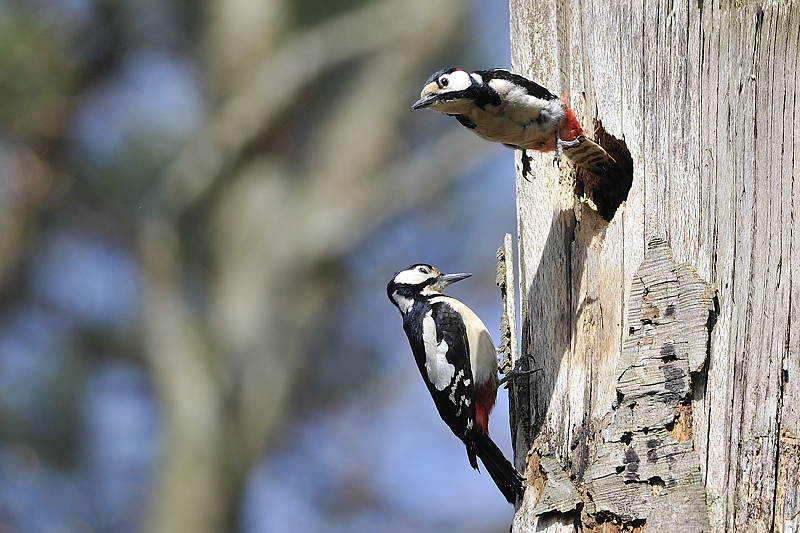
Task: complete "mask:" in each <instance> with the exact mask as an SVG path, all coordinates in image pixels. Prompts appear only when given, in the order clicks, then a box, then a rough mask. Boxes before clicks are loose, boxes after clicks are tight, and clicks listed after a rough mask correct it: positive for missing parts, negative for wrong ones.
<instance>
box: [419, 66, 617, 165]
mask: <svg viewBox="0 0 800 533" xmlns="http://www.w3.org/2000/svg"><path fill="white" fill-rule="evenodd" d="M425 107H429V108H431V109H434V110H436V111H439V112H440V113H444V114H446V115H450V116H453V117H455V118H456V120H458V121H459V122H460V123H461V124H462V125H463V126H465V127H466V128H469V129H470V130H472V131H473V132H474V133H475V134H476V135H478V136H479V137H481V138H483V139H486V140H487V141H492V142H497V143H502V144H503V145H505V146H507V147H508V148H512V149H517V150H522V151H523V155H524V152H525V150H537V151H540V152H555V155H554V157H553V162H554V163H555V164H557V165H560V164H561V158H562V154H563V155H565V156H566V157H567V159H569V160H570V161H572V163H574V164H575V165H576V166H578V167H581V168H583V169H584V170H588V171H589V172H593V173H595V174H604V173H606V172H608V171H610V170H612V169H614V168H616V167H617V163H616V161H615V160H614V158H612V157H611V156H610V155H609V154H608V152H606V151H605V150H604V149H603V148H602V147H601V146H600V145H599V144H597V143H595V142H594V141H592V140H590V139H587V138H586V136H585V134H584V132H583V128H581V125H580V124H578V121H577V119H576V118H575V113H574V112H573V111H572V109H570V108H569V106H567V104H566V102H565V101H564V99H562V98H559V97H557V96H556V95H554V94H553V93H551V92H550V91H549V90H547V89H546V88H544V87H542V86H541V85H539V84H538V83H536V82H533V81H531V80H529V79H527V78H524V77H522V76H520V75H518V74H514V73H513V72H509V71H508V70H504V69H490V70H476V71H475V72H471V73H470V72H466V71H464V70H461V69H457V68H452V67H451V68H446V69H442V70H440V71H439V72H436V73H435V74H433V75H432V76H431V77H430V78H428V81H427V82H425V86H424V87H423V88H422V94H421V95H420V99H419V100H417V102H416V103H415V104H414V105H413V108H414V109H422V108H425Z"/></svg>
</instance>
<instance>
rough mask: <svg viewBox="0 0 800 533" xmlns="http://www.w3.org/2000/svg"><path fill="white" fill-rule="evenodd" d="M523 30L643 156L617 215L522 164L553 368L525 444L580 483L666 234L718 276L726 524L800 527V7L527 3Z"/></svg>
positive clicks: (716, 440)
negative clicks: (645, 277) (633, 311)
mask: <svg viewBox="0 0 800 533" xmlns="http://www.w3.org/2000/svg"><path fill="white" fill-rule="evenodd" d="M511 39H512V64H513V66H514V70H515V71H517V72H519V73H521V74H523V75H526V76H528V77H531V78H532V79H534V80H536V81H539V82H541V83H543V84H544V85H546V86H547V87H548V88H550V89H551V90H552V91H553V92H555V93H556V94H566V95H567V97H568V98H569V100H570V102H571V105H572V107H573V108H574V109H575V111H576V114H577V115H578V119H579V120H580V121H581V123H582V124H583V126H584V128H585V129H586V130H587V131H589V132H591V131H592V130H593V127H595V126H597V125H599V124H602V127H603V128H604V129H605V131H606V132H607V133H609V134H611V135H613V136H615V137H616V138H617V139H620V140H623V141H624V142H625V143H626V146H627V148H628V150H629V151H630V154H631V157H632V160H633V167H634V179H633V185H632V187H631V190H630V192H629V195H628V199H627V201H626V202H624V203H623V204H622V206H620V208H619V209H618V210H617V213H616V215H615V216H614V217H613V219H612V220H611V222H605V221H604V220H602V218H601V217H599V216H598V215H597V213H596V212H595V211H594V210H593V209H592V208H591V207H590V202H586V201H582V200H581V199H580V198H576V197H575V196H574V194H573V191H574V188H573V185H574V180H573V177H572V175H571V174H570V172H571V171H570V169H569V168H562V169H561V170H560V172H559V171H558V170H556V169H553V168H552V166H551V165H550V158H548V157H547V156H546V155H544V156H539V154H534V156H533V159H532V161H531V175H532V178H531V182H530V183H528V182H527V181H525V180H523V179H521V177H520V176H519V172H518V178H517V196H518V221H519V227H518V232H519V246H520V250H519V253H520V258H519V264H520V280H521V281H520V284H521V285H520V289H521V290H520V293H521V305H520V307H521V330H520V338H521V341H522V351H523V352H530V353H534V354H536V356H537V362H541V366H542V367H543V371H542V372H539V373H537V374H536V375H533V376H531V377H530V379H529V380H527V383H522V384H521V387H520V388H519V389H518V390H517V391H516V395H517V396H520V397H522V398H528V401H527V402H522V405H517V406H516V412H517V415H518V416H517V419H516V427H515V428H514V431H515V432H516V433H515V434H516V438H515V441H514V442H515V447H516V448H515V450H516V453H517V455H518V457H533V456H534V455H536V456H537V457H548V458H551V459H553V460H554V461H556V462H557V463H558V464H559V465H561V468H562V469H563V471H564V473H565V474H566V475H567V476H572V477H573V478H574V479H575V480H578V482H579V483H578V487H579V489H580V482H581V481H582V480H583V477H584V475H585V473H586V469H587V468H588V466H589V464H590V463H591V462H592V461H593V460H595V459H596V457H597V455H598V450H599V447H600V446H601V444H600V443H601V442H602V431H603V430H604V429H607V428H608V427H609V424H610V423H611V419H612V404H613V401H614V398H615V387H616V381H615V380H616V376H615V368H616V367H617V365H618V363H619V360H620V357H621V356H622V353H623V339H624V338H625V335H626V333H627V326H626V324H625V317H626V316H627V315H628V313H629V308H628V307H629V292H630V287H631V284H632V281H633V277H634V274H635V272H636V270H637V269H638V267H639V264H640V263H641V261H642V259H643V257H644V252H645V249H646V245H647V243H648V242H649V241H650V240H651V239H652V238H654V237H660V238H662V239H664V240H665V241H666V243H667V244H668V245H669V247H670V249H671V250H672V253H673V255H674V260H675V262H676V263H678V264H684V263H686V264H690V265H692V266H693V267H694V268H695V270H696V272H697V274H698V275H699V276H700V277H701V278H703V279H705V280H708V281H709V282H710V283H712V284H713V285H714V286H715V287H717V289H718V291H719V292H718V294H719V296H718V297H719V315H718V318H717V323H716V325H715V327H714V329H713V332H712V335H711V340H710V348H709V355H708V360H707V362H706V364H705V365H704V366H703V367H702V369H701V370H700V371H699V372H697V375H696V378H697V379H695V380H693V382H692V383H693V385H692V394H691V404H690V409H688V410H687V416H691V419H692V428H693V433H692V437H693V438H692V440H691V442H692V444H693V450H694V453H696V454H697V457H698V458H699V467H700V474H701V479H702V482H703V484H704V485H705V488H706V492H707V495H708V507H709V516H710V520H709V527H710V530H711V531H714V532H723V531H747V532H750V531H753V532H761V531H763V532H797V531H800V489H798V486H800V479H798V476H799V475H800V458H799V456H800V454H799V453H798V452H800V282H798V281H796V280H800V228H798V225H797V224H798V219H800V180H798V179H795V178H796V177H798V176H800V98H798V97H799V96H800V90H799V88H798V74H797V73H798V72H800V4H798V3H797V2H781V1H771V2H764V3H762V4H759V3H756V2H751V1H745V0H742V1H728V0H720V1H715V2H710V1H700V2H690V3H679V2H672V1H656V0H641V1H639V2H621V3H614V2H603V1H602V0H570V1H569V2H557V1H555V0H537V1H534V0H511ZM687 442H688V441H687ZM529 452H530V455H528V454H529ZM530 462H531V461H529V463H530ZM532 494H533V493H532ZM535 505H536V502H535V501H530V502H527V501H526V502H524V503H523V506H522V508H521V510H520V513H522V514H524V513H531V512H532V510H533V508H534V507H535ZM523 522H524V523H526V524H529V525H530V524H533V523H534V522H532V521H522V520H521V519H519V520H517V521H515V524H523ZM579 522H581V520H580V519H576V518H575V515H574V513H573V514H565V515H564V516H563V517H562V518H560V519H553V518H552V517H549V518H548V521H547V523H546V524H545V523H544V522H542V521H540V522H538V523H537V524H538V525H537V526H536V527H538V528H539V529H537V530H541V531H559V530H561V528H562V527H564V526H565V525H566V524H573V523H574V524H576V525H577V526H578V527H587V528H588V527H589V526H588V524H587V523H586V522H585V521H584V522H583V525H581V524H580V523H579ZM515 527H516V528H517V529H516V530H517V531H524V530H526V529H524V528H523V527H522V526H521V525H520V526H519V527H518V526H515Z"/></svg>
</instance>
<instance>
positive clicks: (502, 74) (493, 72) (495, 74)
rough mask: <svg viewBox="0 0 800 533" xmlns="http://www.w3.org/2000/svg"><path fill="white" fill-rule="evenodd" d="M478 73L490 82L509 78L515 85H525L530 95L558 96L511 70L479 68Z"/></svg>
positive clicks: (538, 96) (543, 97)
mask: <svg viewBox="0 0 800 533" xmlns="http://www.w3.org/2000/svg"><path fill="white" fill-rule="evenodd" d="M476 74H479V75H480V76H481V77H482V78H483V82H484V83H488V82H489V80H492V79H494V80H508V81H510V82H511V83H514V84H515V85H519V86H520V87H523V88H524V89H525V90H526V91H527V92H528V94H529V95H531V96H535V97H536V98H542V99H544V100H553V99H556V98H558V96H556V95H554V94H553V93H551V92H550V91H549V90H548V89H547V88H546V87H542V86H541V85H539V84H538V83H536V82H535V81H531V80H529V79H528V78H526V77H524V76H520V75H519V74H514V73H513V72H511V71H508V70H506V69H502V68H493V69H489V70H478V71H476Z"/></svg>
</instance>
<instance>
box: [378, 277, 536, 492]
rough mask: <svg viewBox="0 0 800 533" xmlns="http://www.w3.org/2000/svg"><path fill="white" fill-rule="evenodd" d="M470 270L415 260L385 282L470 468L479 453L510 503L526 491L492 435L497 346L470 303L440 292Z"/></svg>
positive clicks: (429, 385)
mask: <svg viewBox="0 0 800 533" xmlns="http://www.w3.org/2000/svg"><path fill="white" fill-rule="evenodd" d="M469 276H470V274H442V273H441V272H439V271H438V270H437V269H435V268H434V267H432V266H431V265H426V264H416V265H412V266H410V267H408V268H406V269H405V270H402V271H400V272H398V273H397V274H395V276H394V278H392V280H391V281H390V282H389V284H388V286H387V292H388V294H389V300H391V302H392V303H393V304H394V305H395V306H397V309H398V310H399V311H400V315H401V316H402V317H403V329H404V330H405V332H406V335H407V336H408V342H409V343H410V344H411V351H412V352H413V354H414V359H415V360H416V362H417V366H418V367H419V371H420V373H421V374H422V379H423V380H424V381H425V384H426V385H427V387H428V391H429V392H430V394H431V396H432V397H433V402H434V404H435V405H436V409H437V410H438V411H439V415H440V416H441V417H442V420H444V422H445V423H446V424H447V425H448V426H449V427H450V429H451V430H452V431H453V433H455V435H456V436H457V437H458V438H459V439H461V441H462V442H463V443H464V445H465V446H466V448H467V457H468V458H469V463H470V465H472V468H474V469H476V470H477V469H478V462H477V459H476V457H478V458H480V459H481V462H482V463H483V464H484V466H485V467H486V470H487V471H488V472H489V475H490V476H491V478H492V480H494V482H495V484H496V485H497V487H498V488H499V489H500V492H502V493H503V495H504V496H505V498H506V500H508V501H509V503H512V504H513V503H515V502H516V501H517V500H518V499H519V498H521V497H522V495H523V484H522V477H521V476H520V475H519V473H518V472H517V470H516V469H515V468H514V466H513V465H512V464H511V463H510V462H509V461H508V460H507V459H506V458H505V457H504V456H503V452H502V451H500V449H499V448H498V447H497V445H496V444H495V443H494V442H493V441H492V439H490V438H489V414H490V413H491V411H492V408H493V407H494V403H495V398H496V396H497V387H498V385H499V384H500V380H499V379H498V376H497V352H496V351H495V347H494V343H493V342H492V337H491V335H489V331H488V330H487V329H486V326H485V325H484V324H483V322H482V321H481V319H480V318H478V316H477V315H476V314H475V313H474V312H473V311H472V310H471V309H470V308H469V307H467V306H466V305H464V304H463V303H461V302H460V301H458V300H456V299H455V298H451V297H450V296H446V295H444V294H442V291H443V290H444V289H445V287H447V286H448V285H450V284H451V283H455V282H456V281H460V280H462V279H465V278H467V277H469Z"/></svg>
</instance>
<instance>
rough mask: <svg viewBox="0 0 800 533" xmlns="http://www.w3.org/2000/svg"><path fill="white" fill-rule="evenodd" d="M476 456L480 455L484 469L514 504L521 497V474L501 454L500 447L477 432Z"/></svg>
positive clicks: (486, 436)
mask: <svg viewBox="0 0 800 533" xmlns="http://www.w3.org/2000/svg"><path fill="white" fill-rule="evenodd" d="M475 444H476V445H477V446H476V451H477V454H478V457H480V459H481V462H482V463H483V466H485V467H486V471H487V472H489V475H490V476H491V478H492V481H494V484H495V485H497V488H498V489H500V492H502V493H503V496H505V497H506V500H508V503H510V504H512V505H513V504H515V503H516V502H517V501H518V500H520V499H522V495H523V494H524V492H525V488H524V486H523V484H522V476H520V475H519V472H517V469H516V468H514V465H512V464H511V463H510V462H509V461H508V459H506V458H505V457H504V456H503V452H502V451H500V448H498V447H497V445H496V444H495V443H494V441H492V439H490V438H489V435H486V434H485V433H479V434H478V436H477V442H476V443H475Z"/></svg>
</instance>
